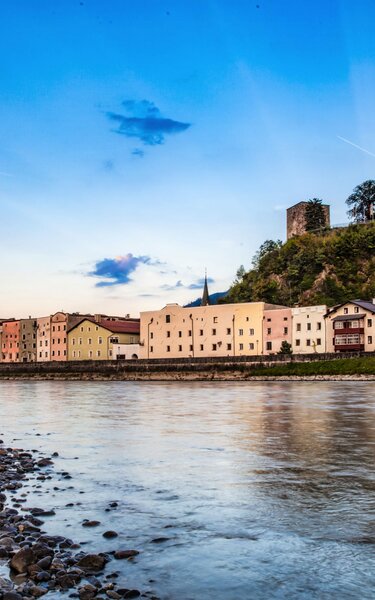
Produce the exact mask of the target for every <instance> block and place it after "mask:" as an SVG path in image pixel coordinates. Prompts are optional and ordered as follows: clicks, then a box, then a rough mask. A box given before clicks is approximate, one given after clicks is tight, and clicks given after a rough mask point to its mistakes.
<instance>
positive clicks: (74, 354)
mask: <svg viewBox="0 0 375 600" xmlns="http://www.w3.org/2000/svg"><path fill="white" fill-rule="evenodd" d="M75 357H76V351H75V350H73V358H75Z"/></svg>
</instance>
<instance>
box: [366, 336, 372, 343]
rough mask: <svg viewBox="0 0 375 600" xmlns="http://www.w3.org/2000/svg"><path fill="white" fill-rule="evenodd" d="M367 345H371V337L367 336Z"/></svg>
mask: <svg viewBox="0 0 375 600" xmlns="http://www.w3.org/2000/svg"><path fill="white" fill-rule="evenodd" d="M367 343H368V344H372V335H369V336H368V337H367Z"/></svg>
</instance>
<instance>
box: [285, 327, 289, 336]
mask: <svg viewBox="0 0 375 600" xmlns="http://www.w3.org/2000/svg"><path fill="white" fill-rule="evenodd" d="M284 335H288V328H287V327H284Z"/></svg>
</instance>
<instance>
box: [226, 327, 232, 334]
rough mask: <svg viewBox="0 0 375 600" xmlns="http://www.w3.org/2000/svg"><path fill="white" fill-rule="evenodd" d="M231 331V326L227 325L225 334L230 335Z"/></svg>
mask: <svg viewBox="0 0 375 600" xmlns="http://www.w3.org/2000/svg"><path fill="white" fill-rule="evenodd" d="M231 331H232V330H231V328H230V327H227V335H230V334H231Z"/></svg>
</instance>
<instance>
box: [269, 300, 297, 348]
mask: <svg viewBox="0 0 375 600" xmlns="http://www.w3.org/2000/svg"><path fill="white" fill-rule="evenodd" d="M284 341H285V342H288V344H290V345H292V310H291V308H287V307H284V308H276V309H273V310H269V309H268V310H265V311H264V315H263V354H275V353H277V352H279V350H280V348H281V344H282V343H283V342H284Z"/></svg>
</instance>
